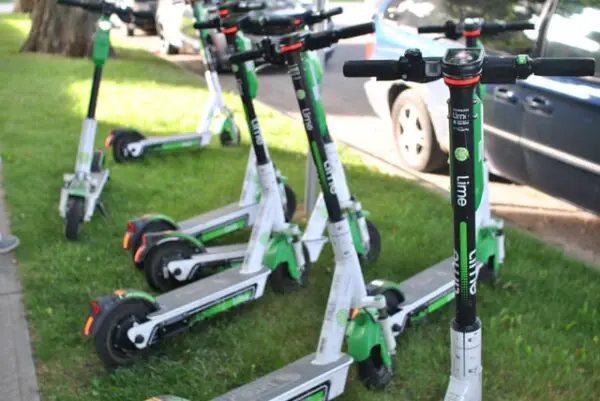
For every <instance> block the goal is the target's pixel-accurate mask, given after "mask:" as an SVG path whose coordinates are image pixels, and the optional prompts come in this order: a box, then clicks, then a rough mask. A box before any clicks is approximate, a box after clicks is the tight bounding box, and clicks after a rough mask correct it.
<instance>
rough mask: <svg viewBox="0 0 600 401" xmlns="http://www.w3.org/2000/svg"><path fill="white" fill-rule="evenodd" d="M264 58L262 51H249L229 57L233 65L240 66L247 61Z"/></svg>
mask: <svg viewBox="0 0 600 401" xmlns="http://www.w3.org/2000/svg"><path fill="white" fill-rule="evenodd" d="M262 56H263V51H262V50H248V51H246V52H241V53H234V54H232V55H231V56H229V61H230V62H231V63H232V64H240V63H243V62H246V61H251V60H256V59H259V58H261V57H262Z"/></svg>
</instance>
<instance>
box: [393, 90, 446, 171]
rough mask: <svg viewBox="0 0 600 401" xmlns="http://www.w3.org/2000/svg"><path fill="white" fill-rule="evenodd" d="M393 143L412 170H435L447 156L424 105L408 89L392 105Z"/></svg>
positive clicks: (404, 162) (442, 163)
mask: <svg viewBox="0 0 600 401" xmlns="http://www.w3.org/2000/svg"><path fill="white" fill-rule="evenodd" d="M392 124H393V132H394V144H395V145H396V150H397V151H398V155H399V156H400V159H401V161H402V163H403V164H404V165H405V166H406V167H409V168H410V169H412V170H416V171H420V172H428V173H432V172H436V171H438V170H440V169H441V168H442V167H443V166H444V165H446V164H447V161H448V157H447V155H446V154H445V153H444V152H443V151H442V149H441V148H440V145H439V143H438V141H437V138H436V136H435V132H434V130H433V125H432V123H431V118H430V117H429V111H428V110H427V106H426V105H425V103H424V102H423V99H422V98H421V96H419V93H418V92H417V91H415V90H413V89H407V90H405V91H403V92H401V93H400V95H398V97H396V99H395V100H394V104H393V105H392Z"/></svg>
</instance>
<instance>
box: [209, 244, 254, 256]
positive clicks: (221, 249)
mask: <svg viewBox="0 0 600 401" xmlns="http://www.w3.org/2000/svg"><path fill="white" fill-rule="evenodd" d="M204 249H205V251H206V253H204V254H202V253H201V254H199V256H201V257H202V256H204V255H207V254H208V255H223V254H238V253H241V256H244V254H245V253H246V251H247V250H248V244H247V243H243V244H229V245H217V246H209V247H206V248H204Z"/></svg>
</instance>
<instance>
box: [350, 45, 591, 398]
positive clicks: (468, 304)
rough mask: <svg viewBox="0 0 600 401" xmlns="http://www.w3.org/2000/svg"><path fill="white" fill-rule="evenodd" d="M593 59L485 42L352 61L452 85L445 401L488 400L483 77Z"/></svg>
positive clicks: (362, 69)
mask: <svg viewBox="0 0 600 401" xmlns="http://www.w3.org/2000/svg"><path fill="white" fill-rule="evenodd" d="M594 71H595V61H594V59H593V58H536V59H531V58H529V57H528V56H526V55H519V56H516V57H513V56H505V57H493V56H484V51H483V49H480V48H473V47H471V48H466V49H449V50H448V51H447V52H446V55H445V56H444V57H443V58H442V57H422V56H421V53H420V51H419V50H416V49H412V50H408V51H407V52H406V53H405V56H404V57H401V58H400V60H398V61H396V60H375V61H352V62H348V63H346V64H345V65H344V75H346V76H361V77H364V76H374V77H376V78H377V79H384V80H396V79H403V80H408V81H415V82H429V81H433V80H437V79H440V78H443V79H444V82H445V83H446V85H447V86H448V87H449V89H450V101H449V107H448V109H449V111H448V115H449V119H450V149H451V153H450V155H451V157H450V172H451V173H450V177H451V189H452V191H451V192H452V197H451V198H452V209H453V215H454V257H455V263H454V274H455V276H456V285H455V288H454V293H455V297H456V316H455V318H454V320H453V322H452V324H451V328H450V344H451V354H450V355H451V374H450V382H449V385H448V389H447V391H446V395H445V397H444V400H445V401H481V399H482V365H481V341H482V337H481V321H480V320H479V318H478V317H477V312H476V293H477V285H476V278H477V276H478V273H477V260H476V254H477V253H478V252H479V249H478V247H479V244H478V243H477V241H478V238H477V221H478V220H477V186H476V183H477V178H476V177H477V174H478V173H477V168H478V167H477V166H478V162H477V161H478V159H479V160H481V159H482V157H483V155H482V152H481V149H478V146H477V141H478V132H477V131H478V129H479V130H480V127H481V122H480V119H481V115H482V111H483V110H482V105H481V101H480V100H479V97H478V96H477V94H476V91H477V87H478V86H479V83H482V84H485V83H490V84H514V83H515V82H516V80H517V79H525V78H527V77H529V76H530V75H538V76H592V75H594Z"/></svg>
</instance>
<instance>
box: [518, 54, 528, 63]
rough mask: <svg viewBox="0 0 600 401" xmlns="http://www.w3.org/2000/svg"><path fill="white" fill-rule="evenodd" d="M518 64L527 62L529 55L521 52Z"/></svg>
mask: <svg viewBox="0 0 600 401" xmlns="http://www.w3.org/2000/svg"><path fill="white" fill-rule="evenodd" d="M517 64H521V65H523V64H527V56H526V55H524V54H519V55H518V56H517Z"/></svg>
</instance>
